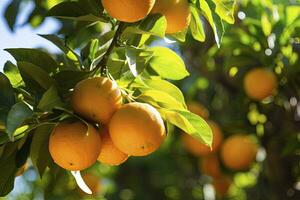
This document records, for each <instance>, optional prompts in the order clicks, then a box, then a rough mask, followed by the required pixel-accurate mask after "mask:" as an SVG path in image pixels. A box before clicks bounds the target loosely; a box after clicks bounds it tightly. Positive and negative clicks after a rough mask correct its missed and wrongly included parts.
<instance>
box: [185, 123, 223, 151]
mask: <svg viewBox="0 0 300 200" xmlns="http://www.w3.org/2000/svg"><path fill="white" fill-rule="evenodd" d="M207 123H208V125H209V126H210V128H211V129H212V133H213V142H212V149H210V147H209V146H207V145H205V144H203V143H202V142H200V141H198V140H197V139H195V138H193V137H192V136H190V135H189V134H186V133H184V134H183V137H182V140H183V145H184V147H185V148H186V150H187V151H189V152H190V153H191V154H193V155H195V156H206V155H208V154H210V153H213V152H216V151H217V150H218V149H219V147H220V145H221V143H222V141H223V133H222V131H221V129H220V127H219V126H218V124H216V123H215V122H213V121H208V122H207Z"/></svg>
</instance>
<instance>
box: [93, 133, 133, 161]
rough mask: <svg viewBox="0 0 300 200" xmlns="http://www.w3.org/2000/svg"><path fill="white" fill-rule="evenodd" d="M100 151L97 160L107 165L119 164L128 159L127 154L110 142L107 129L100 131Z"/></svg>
mask: <svg viewBox="0 0 300 200" xmlns="http://www.w3.org/2000/svg"><path fill="white" fill-rule="evenodd" d="M101 142H102V145H101V152H100V154H99V157H98V161H99V162H101V163H104V164H107V165H120V164H122V163H124V162H125V161H126V160H127V159H128V155H127V154H125V153H123V152H122V151H120V150H119V149H118V148H117V147H116V146H115V145H114V143H113V142H112V140H111V137H110V134H109V132H108V130H106V129H103V131H102V133H101Z"/></svg>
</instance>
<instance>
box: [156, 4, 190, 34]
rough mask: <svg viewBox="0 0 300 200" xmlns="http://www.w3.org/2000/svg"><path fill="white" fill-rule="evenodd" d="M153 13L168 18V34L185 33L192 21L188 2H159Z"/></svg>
mask: <svg viewBox="0 0 300 200" xmlns="http://www.w3.org/2000/svg"><path fill="white" fill-rule="evenodd" d="M151 12H152V13H154V14H155V13H159V14H161V15H164V16H165V17H166V19H167V30H166V33H168V34H171V33H177V32H180V31H183V30H184V29H186V28H187V27H188V26H189V23H190V20H191V13H190V9H189V2H188V0H158V1H156V3H155V5H154V7H153V9H152V11H151Z"/></svg>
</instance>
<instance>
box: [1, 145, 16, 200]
mask: <svg viewBox="0 0 300 200" xmlns="http://www.w3.org/2000/svg"><path fill="white" fill-rule="evenodd" d="M16 153H17V143H11V144H8V145H6V146H5V149H4V152H3V153H2V156H1V157H0V166H1V170H0V177H1V178H0V196H1V197H4V196H6V195H7V194H8V193H9V192H10V191H12V189H13V188H14V181H15V174H16V172H17V167H16V163H15V157H16Z"/></svg>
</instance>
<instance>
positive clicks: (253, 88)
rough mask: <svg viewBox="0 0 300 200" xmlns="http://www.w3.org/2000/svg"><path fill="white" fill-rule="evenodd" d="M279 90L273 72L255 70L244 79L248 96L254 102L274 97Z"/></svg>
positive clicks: (261, 69) (260, 69)
mask: <svg viewBox="0 0 300 200" xmlns="http://www.w3.org/2000/svg"><path fill="white" fill-rule="evenodd" d="M276 88H277V79H276V76H275V74H274V73H273V72H271V71H269V70H266V69H263V68H255V69H252V70H251V71H249V72H248V73H247V74H246V76H245V78H244V89H245V92H246V94H247V95H248V96H249V97H250V98H251V99H254V100H263V99H264V98H266V97H269V96H272V95H273V94H274V93H275V91H276Z"/></svg>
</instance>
